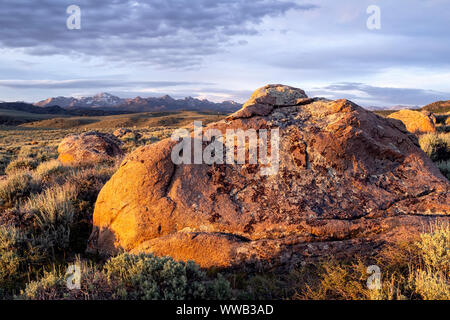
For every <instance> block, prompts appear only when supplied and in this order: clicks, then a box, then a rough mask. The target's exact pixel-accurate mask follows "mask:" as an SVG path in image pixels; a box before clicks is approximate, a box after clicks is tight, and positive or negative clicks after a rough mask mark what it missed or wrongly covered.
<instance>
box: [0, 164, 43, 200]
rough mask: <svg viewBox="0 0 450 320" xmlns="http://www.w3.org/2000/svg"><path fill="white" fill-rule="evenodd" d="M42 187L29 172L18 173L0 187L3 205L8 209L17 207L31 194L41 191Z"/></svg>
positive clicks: (0, 197)
mask: <svg viewBox="0 0 450 320" xmlns="http://www.w3.org/2000/svg"><path fill="white" fill-rule="evenodd" d="M39 189H40V185H39V183H38V182H36V181H35V180H34V179H33V177H32V175H31V174H30V173H29V172H18V173H15V174H13V175H11V176H9V177H8V178H7V180H6V181H3V182H2V184H1V185H0V200H1V205H2V206H3V207H6V208H11V207H14V206H17V205H18V204H19V202H20V201H22V200H25V198H27V197H28V196H29V195H30V194H32V193H35V192H37V191H39Z"/></svg>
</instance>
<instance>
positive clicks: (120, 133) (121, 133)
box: [113, 128, 132, 138]
mask: <svg viewBox="0 0 450 320" xmlns="http://www.w3.org/2000/svg"><path fill="white" fill-rule="evenodd" d="M131 132H132V131H131V130H130V129H127V128H119V129H116V130H115V131H114V132H113V135H114V136H115V137H117V138H122V137H123V136H125V135H126V134H128V133H131Z"/></svg>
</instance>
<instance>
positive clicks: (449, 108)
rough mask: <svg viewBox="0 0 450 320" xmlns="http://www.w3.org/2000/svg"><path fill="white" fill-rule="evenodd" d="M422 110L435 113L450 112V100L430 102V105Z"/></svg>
mask: <svg viewBox="0 0 450 320" xmlns="http://www.w3.org/2000/svg"><path fill="white" fill-rule="evenodd" d="M422 110H426V111H429V112H433V113H447V112H450V100H447V101H437V102H433V103H430V104H429V105H426V106H425V107H423V108H422Z"/></svg>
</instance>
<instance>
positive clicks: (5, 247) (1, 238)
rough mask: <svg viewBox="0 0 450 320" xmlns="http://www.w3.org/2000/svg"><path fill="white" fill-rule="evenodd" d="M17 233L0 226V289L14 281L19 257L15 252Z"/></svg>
mask: <svg viewBox="0 0 450 320" xmlns="http://www.w3.org/2000/svg"><path fill="white" fill-rule="evenodd" d="M17 237H18V235H17V231H16V230H15V229H14V228H5V227H1V226H0V287H3V286H5V284H6V283H8V282H10V281H11V280H14V279H15V278H16V277H15V275H16V273H17V272H18V270H19V266H20V256H19V255H18V254H17V252H16V250H15V245H16V241H17Z"/></svg>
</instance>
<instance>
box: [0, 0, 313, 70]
mask: <svg viewBox="0 0 450 320" xmlns="http://www.w3.org/2000/svg"><path fill="white" fill-rule="evenodd" d="M71 4H73V1H67V0H63V1H61V0H46V1H45V2H44V1H27V0H0V7H1V8H2V10H0V44H1V46H2V47H3V48H13V49H21V50H23V51H24V52H25V53H27V54H30V55H37V56H39V55H42V56H48V55H57V54H61V55H74V56H76V55H80V56H89V57H104V58H107V59H108V60H111V61H120V62H123V61H126V62H128V63H141V64H147V65H159V66H163V67H177V68H188V67H191V66H193V65H198V64H200V63H201V62H202V58H203V57H204V56H206V55H211V54H214V53H217V52H220V51H222V50H224V49H226V48H227V46H229V45H232V44H234V45H236V43H235V42H233V41H232V38H233V37H235V36H251V35H255V34H258V30H257V28H256V26H257V25H259V24H261V22H262V21H263V19H264V18H266V17H276V16H281V15H284V14H285V13H286V12H287V11H289V10H309V9H313V8H315V6H314V5H305V4H299V3H297V2H296V1H295V0H284V1H282V0H252V1H247V0H152V1H138V0H135V1H130V0H115V1H110V0H96V1H91V0H79V1H77V5H78V6H79V7H80V8H81V30H68V29H67V28H66V19H67V18H68V16H69V15H68V14H67V13H66V8H67V7H68V6H69V5H71ZM239 43H240V44H241V45H244V44H245V41H241V42H237V44H239Z"/></svg>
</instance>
